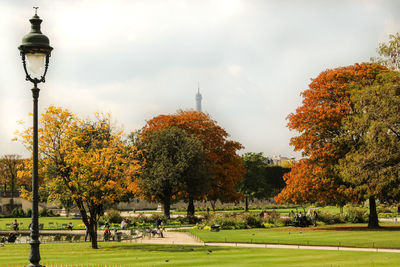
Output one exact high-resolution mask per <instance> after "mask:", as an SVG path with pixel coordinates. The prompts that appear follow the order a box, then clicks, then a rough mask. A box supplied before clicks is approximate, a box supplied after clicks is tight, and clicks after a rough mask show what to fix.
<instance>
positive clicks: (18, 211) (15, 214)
mask: <svg viewBox="0 0 400 267" xmlns="http://www.w3.org/2000/svg"><path fill="white" fill-rule="evenodd" d="M11 216H12V217H15V218H24V217H28V216H27V214H25V212H24V210H23V209H22V208H14V209H13V210H12V211H11Z"/></svg>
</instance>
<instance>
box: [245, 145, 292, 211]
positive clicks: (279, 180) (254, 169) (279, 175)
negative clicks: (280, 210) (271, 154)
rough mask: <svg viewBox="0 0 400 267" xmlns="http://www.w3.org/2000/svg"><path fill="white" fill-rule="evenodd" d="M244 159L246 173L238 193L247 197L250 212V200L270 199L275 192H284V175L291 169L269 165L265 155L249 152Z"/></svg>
mask: <svg viewBox="0 0 400 267" xmlns="http://www.w3.org/2000/svg"><path fill="white" fill-rule="evenodd" d="M242 158H243V166H244V168H245V173H244V174H243V179H242V181H241V182H240V184H239V186H238V191H239V192H241V193H242V194H244V195H245V200H246V202H245V205H246V207H245V209H246V210H248V200H249V199H250V200H251V199H254V198H256V199H268V198H270V197H271V196H272V194H273V193H274V192H275V193H277V191H278V192H279V191H280V190H282V188H283V187H284V182H283V175H284V173H285V172H288V171H289V170H290V169H289V168H283V167H281V166H271V165H269V164H268V159H267V158H266V157H264V156H263V153H253V152H248V153H245V154H244V155H243V156H242Z"/></svg>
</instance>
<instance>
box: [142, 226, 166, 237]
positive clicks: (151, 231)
mask: <svg viewBox="0 0 400 267" xmlns="http://www.w3.org/2000/svg"><path fill="white" fill-rule="evenodd" d="M146 232H147V233H149V234H151V236H153V237H154V236H156V235H157V236H158V237H162V238H163V237H164V235H163V229H161V228H156V229H152V228H151V227H150V226H149V227H147V230H146Z"/></svg>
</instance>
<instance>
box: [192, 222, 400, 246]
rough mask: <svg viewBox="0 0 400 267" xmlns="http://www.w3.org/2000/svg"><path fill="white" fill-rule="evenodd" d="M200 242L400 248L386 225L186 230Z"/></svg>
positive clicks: (395, 232) (397, 234)
mask: <svg viewBox="0 0 400 267" xmlns="http://www.w3.org/2000/svg"><path fill="white" fill-rule="evenodd" d="M188 231H189V232H190V233H192V234H194V235H196V236H197V237H199V238H200V239H201V240H202V241H204V242H238V243H275V244H296V245H297V244H300V245H327V246H347V247H379V248H400V226H398V224H397V225H386V226H384V227H382V228H381V229H379V230H368V229H367V228H366V226H365V225H362V226H361V225H343V226H342V225H336V226H330V227H309V228H295V227H282V228H272V229H245V230H221V231H220V232H211V231H207V230H198V229H190V230H188Z"/></svg>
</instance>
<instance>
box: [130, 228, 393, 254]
mask: <svg viewBox="0 0 400 267" xmlns="http://www.w3.org/2000/svg"><path fill="white" fill-rule="evenodd" d="M137 242H138V243H139V242H140V243H152V244H172V245H178V244H179V245H203V246H228V247H254V248H284V249H312V250H336V251H367V252H390V253H400V249H385V248H355V247H331V246H302V245H279V244H249V243H204V242H202V241H200V239H198V238H197V237H195V236H193V235H191V234H190V233H186V232H165V233H164V238H158V237H152V238H148V237H145V238H143V239H139V240H138V241H137Z"/></svg>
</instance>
